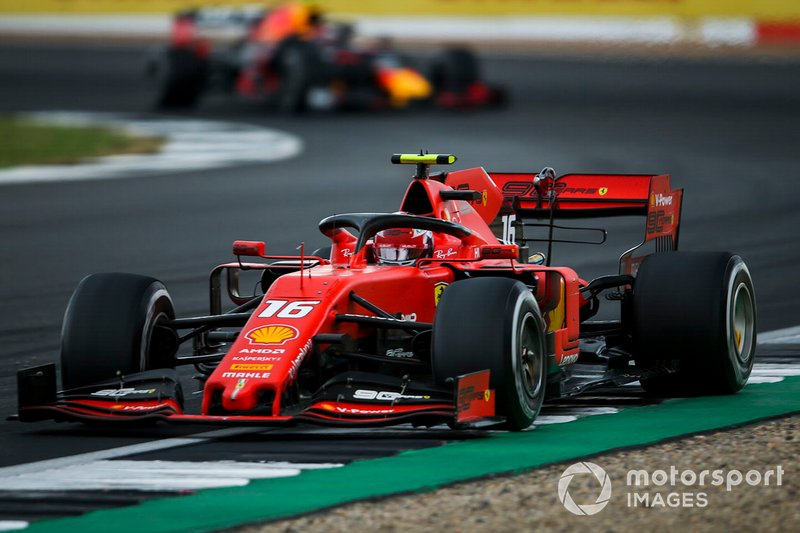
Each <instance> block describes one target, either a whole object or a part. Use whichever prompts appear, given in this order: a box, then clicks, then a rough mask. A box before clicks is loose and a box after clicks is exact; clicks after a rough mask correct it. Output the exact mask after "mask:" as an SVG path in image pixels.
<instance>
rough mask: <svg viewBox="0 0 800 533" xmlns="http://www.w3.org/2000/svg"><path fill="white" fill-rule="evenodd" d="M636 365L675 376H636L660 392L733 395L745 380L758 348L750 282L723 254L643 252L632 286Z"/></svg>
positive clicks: (737, 262) (737, 260)
mask: <svg viewBox="0 0 800 533" xmlns="http://www.w3.org/2000/svg"><path fill="white" fill-rule="evenodd" d="M633 329H634V332H633V337H634V346H635V353H636V354H637V359H636V360H637V364H641V365H643V366H650V367H653V366H656V367H665V368H669V369H672V370H674V372H673V373H671V374H667V375H663V376H658V377H653V378H650V379H644V380H642V386H643V387H644V389H645V390H647V391H648V392H651V393H653V394H658V395H668V396H674V395H704V394H731V393H734V392H737V391H739V390H740V389H741V388H742V387H744V385H745V384H746V383H747V379H748V377H749V376H750V372H751V371H752V369H753V359H754V355H755V348H756V305H755V291H754V290H753V281H752V279H751V278H750V273H749V271H748V270H747V266H746V265H745V264H744V261H742V259H741V258H740V257H739V256H737V255H733V254H730V253H727V252H719V253H709V252H672V253H662V254H654V255H651V256H649V257H647V258H646V259H645V260H644V261H643V262H642V264H641V266H640V267H639V270H638V273H637V275H636V281H635V283H634V287H633Z"/></svg>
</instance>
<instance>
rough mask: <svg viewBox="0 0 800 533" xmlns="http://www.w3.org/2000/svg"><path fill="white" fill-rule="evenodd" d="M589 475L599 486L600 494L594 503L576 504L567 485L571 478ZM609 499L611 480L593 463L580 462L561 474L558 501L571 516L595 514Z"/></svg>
mask: <svg viewBox="0 0 800 533" xmlns="http://www.w3.org/2000/svg"><path fill="white" fill-rule="evenodd" d="M585 474H590V475H592V476H594V478H595V479H596V480H597V483H598V484H599V485H600V493H599V494H598V496H597V498H596V499H595V501H594V503H581V504H578V503H576V502H575V500H573V499H572V496H571V495H570V492H569V484H570V482H572V478H573V477H575V476H576V475H585ZM610 498H611V479H610V478H609V477H608V474H606V471H605V470H603V469H602V468H601V467H599V466H597V465H596V464H594V463H589V462H582V463H575V464H574V465H570V466H569V467H567V469H566V470H564V473H563V474H561V479H559V480H558V499H559V501H560V502H561V504H562V505H563V506H564V507H565V508H566V509H567V511H569V512H570V513H572V514H576V515H579V516H586V515H593V514H597V513H599V512H600V511H602V510H603V508H604V507H605V506H606V505H608V500H609V499H610Z"/></svg>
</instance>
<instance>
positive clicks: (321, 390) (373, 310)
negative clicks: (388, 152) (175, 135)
mask: <svg viewBox="0 0 800 533" xmlns="http://www.w3.org/2000/svg"><path fill="white" fill-rule="evenodd" d="M392 160H393V162H394V163H410V164H415V165H416V173H415V175H414V177H413V179H412V181H411V183H410V185H409V187H408V189H407V192H406V194H405V196H404V198H403V199H402V202H401V203H400V207H399V211H398V212H394V213H371V212H363V213H349V214H340V215H334V216H330V217H328V218H325V219H324V220H322V221H321V222H320V223H319V229H320V231H321V232H322V234H323V235H324V236H325V237H327V239H328V240H329V244H328V245H327V246H326V247H324V248H322V249H320V250H318V251H315V252H313V253H308V254H307V253H306V252H305V246H304V245H302V246H301V247H300V254H299V255H298V256H284V255H272V254H269V253H267V250H266V245H265V244H264V242H261V241H235V242H234V243H233V254H234V255H235V256H236V260H235V261H231V262H228V263H224V264H221V265H219V266H217V267H216V268H214V269H213V270H212V271H211V274H210V281H209V288H210V309H209V312H208V314H207V315H204V316H191V317H180V318H178V317H176V316H175V311H174V307H173V302H172V299H171V297H170V294H169V292H168V291H167V288H166V287H165V286H164V285H163V284H162V283H161V282H160V281H158V280H156V279H153V278H150V277H145V276H140V275H133V274H121V273H113V274H94V275H90V276H88V277H86V278H85V279H83V281H81V282H80V284H79V285H78V287H77V289H76V290H75V292H74V294H73V296H72V298H71V300H70V302H69V305H68V307H67V310H66V314H65V316H64V325H63V331H62V343H61V363H60V371H61V387H60V388H59V387H58V386H57V375H56V365H55V364H48V365H43V366H39V367H35V368H30V369H25V370H22V371H20V372H19V373H18V387H19V415H18V417H19V419H20V420H22V421H36V420H43V419H55V420H59V421H82V422H88V423H101V422H105V423H110V424H133V423H142V422H146V421H153V422H155V421H163V422H168V423H204V424H214V423H216V424H252V425H263V426H284V425H294V424H298V423H315V424H329V425H343V426H380V425H390V424H399V423H411V424H414V425H421V426H433V425H438V424H443V423H445V424H449V425H450V426H451V427H453V428H474V427H486V426H491V427H504V428H507V429H510V430H522V429H524V428H527V427H528V426H530V425H531V424H532V423H533V421H534V420H535V419H536V416H537V414H538V413H539V410H540V407H541V405H542V402H543V401H545V400H548V399H556V398H564V397H571V396H574V395H577V394H580V393H582V392H584V391H587V390H591V389H595V388H598V387H603V388H608V387H614V386H621V385H624V384H626V383H631V382H634V381H637V380H638V381H639V382H640V383H641V385H642V387H643V388H644V389H645V390H646V391H650V392H652V393H654V394H657V395H661V396H675V395H697V394H728V393H735V392H736V391H738V390H739V389H741V388H742V387H744V386H745V384H746V382H747V380H748V376H749V375H750V372H751V370H752V367H753V354H754V349H755V346H756V305H755V292H754V290H753V283H752V281H751V278H750V274H749V272H748V269H747V267H746V266H745V263H744V262H743V261H742V259H741V258H740V257H739V256H737V255H734V254H731V253H727V252H713V253H711V252H709V253H699V252H678V251H676V250H677V246H678V229H679V225H680V214H681V204H682V190H681V189H672V188H671V187H670V180H669V176H667V175H644V174H643V175H611V174H567V175H563V176H560V177H557V175H556V173H555V172H554V171H553V169H551V168H545V169H543V170H542V171H541V172H539V173H500V172H486V171H485V170H484V169H483V168H481V167H478V168H470V169H465V170H456V171H452V172H447V173H444V172H437V173H430V168H429V167H430V165H431V164H449V163H453V162H454V161H455V157H454V156H451V155H434V154H421V155H416V154H397V155H395V156H393V158H392ZM620 215H625V216H628V215H639V216H641V217H643V218H644V220H645V224H644V238H643V241H642V242H641V243H640V244H638V245H637V246H635V247H633V248H631V249H630V250H628V251H627V252H625V253H624V254H623V255H622V256H621V258H620V262H619V270H618V271H617V272H616V273H613V274H611V275H607V276H602V277H599V278H596V279H593V280H591V281H586V280H583V279H582V278H581V277H580V275H579V274H578V273H577V272H576V271H575V270H573V269H572V268H570V267H567V266H555V265H552V264H550V259H551V254H550V253H549V248H550V247H551V245H552V244H553V243H554V242H559V241H561V240H565V239H559V234H560V232H561V231H563V230H564V228H567V227H570V225H571V224H575V223H574V222H569V220H570V219H580V218H588V217H591V218H598V217H607V216H609V217H610V216H620ZM562 220H563V221H562ZM573 229H574V228H573ZM525 230H529V231H528V232H526V231H525ZM600 231H601V232H603V234H604V235H605V233H604V230H600ZM539 233H541V234H539ZM532 243H539V244H541V245H542V248H543V250H546V251H541V252H537V253H533V254H531V251H530V250H529V245H530V244H532ZM537 246H538V244H537ZM248 275H249V276H255V277H256V279H257V290H256V291H255V293H249V294H246V293H245V292H244V289H243V287H247V286H252V285H249V284H247V283H245V282H244V281H243V280H244V279H245V277H246V276H248ZM223 296H227V298H228V299H229V300H230V301H231V303H230V304H226V306H225V309H223ZM601 302H602V303H603V304H607V305H610V306H614V307H617V308H618V315H619V318H618V319H615V320H594V319H593V318H594V317H595V315H596V314H597V313H598V310H599V308H600V305H601ZM597 345H602V347H603V348H602V349H590V347H591V346H595V347H596V346H597ZM182 365H193V366H194V367H195V369H196V374H195V376H194V378H195V379H196V380H197V383H199V391H198V393H197V394H202V405H200V406H197V407H196V410H195V411H190V410H188V409H187V408H186V406H185V403H184V393H183V388H184V386H185V385H186V383H184V382H182V379H181V378H180V377H179V374H178V373H177V372H176V370H175V368H176V367H179V366H182ZM184 374H185V373H184ZM186 381H188V380H186Z"/></svg>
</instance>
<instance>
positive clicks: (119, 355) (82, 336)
mask: <svg viewBox="0 0 800 533" xmlns="http://www.w3.org/2000/svg"><path fill="white" fill-rule="evenodd" d="M173 318H175V309H174V307H173V304H172V298H171V297H170V295H169V293H168V292H167V289H166V287H164V285H163V284H162V283H161V282H160V281H158V280H156V279H153V278H150V277H146V276H138V275H135V274H122V273H109V274H93V275H91V276H87V277H85V278H84V279H83V280H82V281H81V282H80V284H78V287H77V288H76V289H75V292H74V293H73V294H72V298H71V299H70V301H69V304H68V305H67V310H66V312H65V314H64V323H63V327H62V331H61V382H62V384H63V387H64V389H72V388H77V387H83V386H86V385H91V384H93V383H97V382H100V381H104V380H107V379H110V378H113V377H115V376H117V375H125V374H132V373H135V372H141V371H144V370H150V369H157V368H169V367H174V366H175V362H174V355H175V351H176V349H177V343H176V342H175V338H174V335H173V334H172V332H171V330H168V329H166V328H163V327H161V326H160V325H159V324H161V323H163V322H164V321H166V320H170V319H173Z"/></svg>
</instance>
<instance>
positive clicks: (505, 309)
mask: <svg viewBox="0 0 800 533" xmlns="http://www.w3.org/2000/svg"><path fill="white" fill-rule="evenodd" d="M432 348H433V351H432V364H433V375H434V379H435V381H436V382H437V383H438V384H440V385H445V384H446V383H447V381H448V380H449V379H450V378H457V377H458V376H461V375H464V374H469V373H472V372H478V371H482V370H489V371H490V383H489V386H490V387H491V388H492V389H494V391H495V395H496V396H495V398H496V400H495V410H496V413H497V415H498V416H502V417H505V419H506V423H505V427H506V428H507V429H511V430H514V431H519V430H522V429H525V428H527V427H529V426H530V425H531V424H532V423H533V421H534V420H535V419H536V416H537V415H538V414H539V410H540V409H541V406H542V401H543V400H544V394H545V380H546V377H547V354H546V352H545V342H544V321H543V320H542V317H541V314H540V312H539V307H538V305H537V303H536V300H535V299H534V297H533V295H532V294H531V291H530V290H528V288H527V287H526V286H525V285H524V284H523V283H521V282H519V281H515V280H513V279H508V278H500V277H488V278H477V279H468V280H463V281H458V282H456V283H453V284H451V285H450V286H448V287H447V288H446V289H445V290H444V292H443V293H442V297H441V300H440V302H439V306H438V309H437V312H436V318H435V321H434V326H433V346H432Z"/></svg>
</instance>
